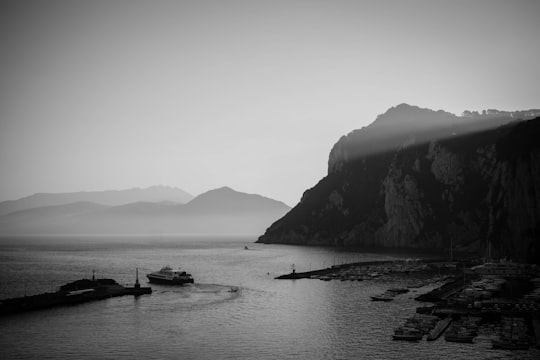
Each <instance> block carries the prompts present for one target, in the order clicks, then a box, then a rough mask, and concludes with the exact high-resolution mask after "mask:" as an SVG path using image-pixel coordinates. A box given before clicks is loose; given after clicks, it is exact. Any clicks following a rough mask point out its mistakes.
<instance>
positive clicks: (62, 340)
mask: <svg viewBox="0 0 540 360" xmlns="http://www.w3.org/2000/svg"><path fill="white" fill-rule="evenodd" d="M20 240H21V239H17V241H18V242H19V244H18V245H17V246H14V245H13V242H11V244H8V243H7V242H8V241H7V239H3V241H2V244H3V245H1V246H0V298H6V297H10V296H17V295H23V294H21V292H24V285H23V284H26V287H27V292H28V293H31V292H32V291H37V292H41V291H51V290H53V289H54V287H55V286H59V285H62V284H63V283H65V282H67V281H70V280H75V279H78V278H82V277H87V278H89V277H91V272H92V269H95V270H96V275H97V276H98V277H100V278H101V277H111V278H114V279H116V280H118V282H119V283H121V284H123V283H133V281H134V276H135V270H134V269H135V267H138V268H139V274H140V279H141V281H142V283H143V284H145V283H146V281H145V279H144V274H146V273H148V272H150V271H155V270H158V269H159V268H160V267H161V266H163V265H166V264H170V265H172V266H178V265H181V266H182V267H183V268H184V269H185V270H187V271H188V272H190V273H192V274H193V276H194V278H195V284H194V285H193V286H185V287H171V286H163V285H161V286H160V285H153V284H152V288H153V293H152V294H151V295H145V296H141V297H139V298H134V297H132V296H125V297H120V298H112V299H109V300H103V301H96V302H93V303H88V304H82V305H77V306H72V307H61V308H56V309H50V310H43V311H37V312H31V313H26V314H20V315H14V316H8V317H4V318H2V319H1V321H0V334H1V335H0V348H1V349H2V354H3V358H8V359H14V358H50V359H67V358H74V357H76V358H82V359H97V358H100V359H132V358H136V357H137V358H147V359H178V358H182V359H241V358H245V359H293V358H294V359H329V358H333V359H357V358H373V359H403V358H408V357H414V358H417V359H436V358H453V359H471V358H474V359H487V358H490V359H509V358H515V356H518V357H520V358H530V359H533V358H537V356H539V355H540V353H539V351H538V350H530V351H527V352H519V351H518V352H508V351H500V350H492V349H490V347H491V344H490V343H489V341H488V340H486V339H484V340H482V339H479V340H478V341H476V343H475V344H456V343H447V342H445V341H444V339H439V340H438V341H435V342H433V343H427V342H425V341H423V342H420V343H408V342H406V343H403V342H396V341H392V340H391V335H392V333H393V329H394V328H395V327H397V326H398V325H400V324H401V323H402V322H403V320H404V319H405V318H406V317H408V316H412V314H413V313H414V311H415V308H416V307H417V306H419V303H417V302H415V301H414V300H413V299H412V297H414V296H415V295H416V294H417V293H415V292H413V293H411V294H407V295H404V296H399V297H397V298H396V299H395V300H394V301H393V302H391V303H380V302H372V301H370V300H369V296H370V295H373V294H376V293H380V292H382V291H384V290H386V289H387V288H389V287H391V286H393V285H398V284H392V283H381V282H372V281H363V282H350V281H344V282H342V281H331V282H325V281H319V280H307V279H304V280H296V281H289V280H274V277H275V276H277V275H280V274H284V273H288V272H290V269H291V265H292V264H293V263H294V264H295V266H296V269H297V270H298V271H306V270H309V268H310V267H312V268H313V269H315V268H322V267H327V266H330V265H332V264H336V263H341V262H352V261H364V260H365V261H369V260H384V259H392V258H402V257H403V256H404V255H397V256H396V257H392V256H391V255H377V254H362V253H343V252H340V251H339V249H329V248H314V247H297V246H283V245H262V244H253V243H252V242H253V241H254V239H253V238H228V239H209V238H202V237H199V238H175V237H168V238H163V237H162V238H161V239H156V238H153V239H147V238H144V237H139V238H137V239H135V240H133V239H132V240H131V241H130V240H128V239H121V240H122V242H120V241H119V239H118V238H115V239H110V238H109V239H107V238H102V239H99V238H92V239H89V238H86V239H85V238H79V239H72V240H74V241H73V242H72V243H71V244H70V243H69V242H67V241H64V242H63V243H56V244H54V243H53V244H52V245H51V244H50V243H49V244H44V243H41V244H38V245H36V239H30V240H28V241H26V242H25V241H23V242H22V243H23V244H22V245H21V241H20ZM41 240H43V239H41ZM47 240H48V241H51V239H47ZM90 240H92V241H90ZM126 240H127V241H126ZM111 241H112V242H113V243H116V245H114V244H113V245H110V244H107V243H108V242H111ZM151 241H155V242H154V244H155V245H153V246H149V245H145V243H146V242H151ZM25 243H26V244H25ZM77 243H78V244H77ZM74 244H75V245H74ZM246 245H247V246H248V247H249V250H244V246H246ZM233 286H234V287H239V289H240V290H239V291H238V292H237V293H231V292H229V289H230V287H233ZM429 288H430V287H427V288H423V289H422V290H427V289H429Z"/></svg>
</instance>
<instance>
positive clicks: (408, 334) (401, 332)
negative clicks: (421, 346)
mask: <svg viewBox="0 0 540 360" xmlns="http://www.w3.org/2000/svg"><path fill="white" fill-rule="evenodd" d="M423 336H424V334H423V333H422V332H421V331H420V330H418V329H412V328H403V327H399V328H397V329H396V330H395V331H394V335H392V339H394V340H404V341H418V340H422V337H423Z"/></svg>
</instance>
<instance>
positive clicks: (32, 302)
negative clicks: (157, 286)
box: [0, 274, 152, 316]
mask: <svg viewBox="0 0 540 360" xmlns="http://www.w3.org/2000/svg"><path fill="white" fill-rule="evenodd" d="M137 275H138V274H137ZM151 293H152V288H150V287H141V286H140V284H139V279H138V276H137V280H136V282H135V285H134V286H133V287H129V286H122V285H120V284H118V283H117V282H116V281H115V280H113V279H95V278H94V277H92V279H80V280H76V281H73V282H71V283H69V284H65V285H63V286H61V287H60V289H59V290H58V291H56V292H48V293H43V294H39V295H32V296H23V297H18V298H12V299H5V300H0V316H5V315H11V314H16V313H21V312H27V311H34V310H41V309H49V308H53V307H57V306H68V305H78V304H82V303H85V302H90V301H97V300H103V299H108V298H111V297H117V296H125V295H133V296H139V295H144V294H151Z"/></svg>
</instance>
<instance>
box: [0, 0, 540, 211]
mask: <svg viewBox="0 0 540 360" xmlns="http://www.w3.org/2000/svg"><path fill="white" fill-rule="evenodd" d="M539 39H540V1H534V0H532V1H492V0H489V1H471V0H467V1H435V0H427V1H404V0H398V1H380V0H377V1H336V0H332V1H330V0H329V1H312V0H310V1H294V0H287V1H269V0H268V1H253V0H249V1H247V0H246V1H227V0H216V1H200V0H197V1H154V0H152V1H140V2H137V1H133V0H126V1H75V0H66V1H54V0H48V1H21V0H16V1H6V0H3V1H2V2H0V174H1V175H0V200H7V199H16V198H19V197H22V196H26V195H30V194H32V193H35V192H64V191H79V190H106V189H124V188H131V187H146V186H150V185H157V184H164V185H170V186H177V187H180V188H182V189H184V190H186V191H188V192H191V193H192V194H194V195H197V194H199V193H201V192H204V191H206V190H209V189H212V188H217V187H221V186H224V185H227V186H230V187H232V188H234V189H236V190H239V191H244V192H250V193H259V194H262V195H265V196H269V197H273V198H275V199H278V200H282V201H285V202H286V203H288V204H289V205H295V204H296V202H297V201H298V200H299V199H300V197H301V195H302V193H303V191H304V190H305V189H307V188H309V187H312V186H313V185H314V184H315V183H316V182H317V181H318V180H319V179H320V178H322V177H323V176H324V175H325V174H326V169H327V159H328V154H329V152H330V149H331V147H332V145H333V144H334V143H335V142H336V141H337V140H338V139H339V137H340V136H341V135H344V134H346V133H348V132H350V131H351V130H353V129H357V128H360V127H362V126H365V125H367V124H369V123H370V122H372V121H373V120H374V119H375V117H376V116H377V115H378V114H380V113H383V112H385V111H386V110H387V109H388V108H389V107H391V106H394V105H397V104H399V103H402V102H407V103H410V104H413V105H418V106H420V107H427V108H431V109H434V110H438V109H444V110H447V111H450V112H453V113H456V114H460V113H461V112H462V111H463V110H465V109H470V110H482V109H486V108H498V109H503V110H517V109H528V108H535V107H536V108H538V107H540V93H539V91H538V89H539V84H540V67H539V66H538V64H540V46H538V42H539Z"/></svg>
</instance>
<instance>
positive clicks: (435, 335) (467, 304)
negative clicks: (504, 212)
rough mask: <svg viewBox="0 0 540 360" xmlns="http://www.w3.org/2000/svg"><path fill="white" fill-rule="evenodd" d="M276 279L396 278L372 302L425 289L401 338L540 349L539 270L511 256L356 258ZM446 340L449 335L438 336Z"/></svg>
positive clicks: (397, 332)
mask: <svg viewBox="0 0 540 360" xmlns="http://www.w3.org/2000/svg"><path fill="white" fill-rule="evenodd" d="M277 279H318V280H323V281H332V280H338V281H374V282H378V283H382V284H385V283H391V282H392V283H394V284H395V283H397V284H400V286H402V288H395V287H393V288H389V289H388V290H386V291H385V292H383V293H379V294H371V295H370V300H371V301H381V302H390V301H393V300H394V298H396V297H397V296H399V295H401V294H404V293H407V292H408V290H409V289H415V291H421V290H423V289H424V288H427V285H431V286H430V287H431V289H430V290H429V291H425V290H424V292H423V293H421V294H420V295H418V296H416V297H415V298H414V299H415V300H416V301H418V302H421V303H427V304H426V305H424V306H419V307H417V309H416V313H415V314H413V315H412V316H409V317H407V318H405V319H404V320H403V323H402V325H400V326H398V327H397V328H395V329H394V333H393V334H392V339H394V340H397V341H422V340H424V339H425V340H426V341H437V340H438V341H446V342H450V343H469V344H474V343H475V342H476V341H488V342H490V344H491V347H492V348H493V349H504V350H526V349H528V348H530V347H538V348H540V321H539V319H540V270H539V268H538V266H536V265H531V264H519V263H514V262H511V261H501V262H496V263H495V262H490V263H481V262H480V261H476V262H475V261H468V262H466V263H465V262H447V261H440V260H426V261H421V260H411V259H409V260H403V261H379V262H368V263H351V264H343V265H339V266H333V267H330V268H327V269H321V270H315V271H310V272H303V273H298V272H296V271H294V270H293V272H292V273H290V274H287V275H282V276H279V277H277ZM439 339H444V340H439Z"/></svg>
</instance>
